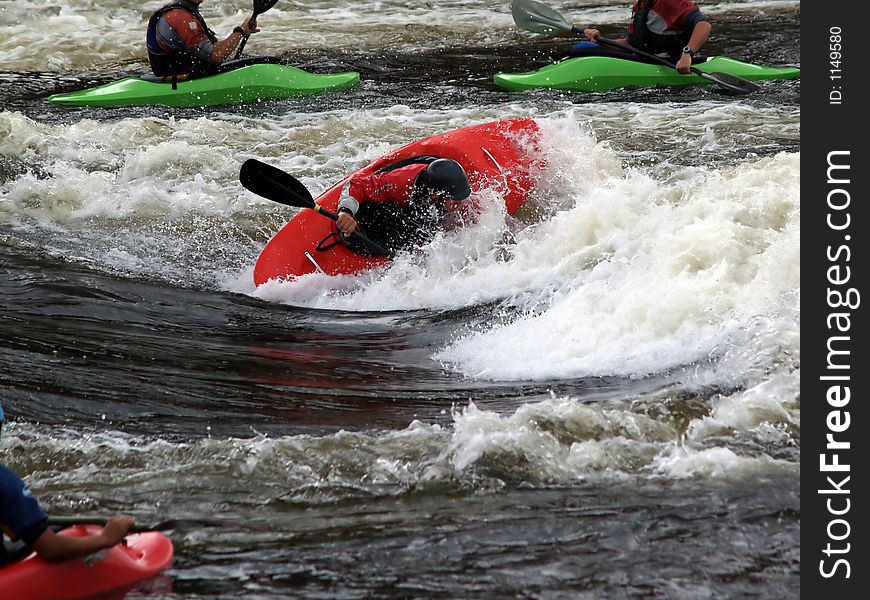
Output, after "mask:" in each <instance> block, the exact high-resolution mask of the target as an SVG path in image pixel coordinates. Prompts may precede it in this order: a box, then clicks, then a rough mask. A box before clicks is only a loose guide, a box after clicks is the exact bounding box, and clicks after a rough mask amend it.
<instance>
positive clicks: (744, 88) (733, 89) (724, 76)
mask: <svg viewBox="0 0 870 600" xmlns="http://www.w3.org/2000/svg"><path fill="white" fill-rule="evenodd" d="M693 70H694V69H693ZM696 73H697V74H698V75H700V76H701V77H703V78H704V79H707V80H709V81H712V82H713V83H715V84H716V85H718V86H720V87H721V88H722V89H723V91H726V92H728V93H731V94H749V93H750V92H754V91H756V90H760V89H761V87H760V86H758V85H756V84H754V83H752V82H751V81H747V80H745V79H742V78H740V77H737V76H736V75H731V74H729V73H718V72H714V73H703V72H701V71H696Z"/></svg>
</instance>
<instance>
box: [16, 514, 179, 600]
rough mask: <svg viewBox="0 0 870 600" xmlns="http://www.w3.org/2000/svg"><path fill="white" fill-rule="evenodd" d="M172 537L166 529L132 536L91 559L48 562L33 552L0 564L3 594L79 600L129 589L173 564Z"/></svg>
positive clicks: (78, 529)
mask: <svg viewBox="0 0 870 600" xmlns="http://www.w3.org/2000/svg"><path fill="white" fill-rule="evenodd" d="M100 531H102V528H101V527H97V526H93V525H76V526H73V527H69V528H67V529H64V530H62V531H60V532H59V535H68V536H75V537H85V536H88V535H96V534H98V533H100ZM172 555H173V548H172V541H171V540H170V539H169V538H168V537H166V536H165V535H163V534H162V533H157V532H149V533H141V534H136V535H131V536H128V537H127V538H126V539H125V541H124V542H122V543H120V544H118V545H116V546H113V547H112V548H110V549H108V550H101V551H100V552H96V553H94V554H92V555H90V556H87V557H85V558H80V559H75V560H67V561H62V562H46V561H44V560H42V559H41V558H39V557H38V556H36V554H35V553H32V554H30V555H29V556H27V557H26V558H24V559H22V560H20V561H17V562H15V563H12V564H10V565H6V566H4V567H2V568H0V591H2V597H3V598H10V599H11V598H15V599H16V600H73V599H77V598H87V597H90V596H93V595H95V594H106V593H110V592H113V591H117V590H128V589H130V588H132V587H134V586H135V585H136V584H137V583H139V582H142V581H144V580H146V579H149V578H151V577H153V576H154V575H156V574H157V573H159V572H160V571H162V570H164V569H166V568H167V567H169V565H170V564H171V563H172Z"/></svg>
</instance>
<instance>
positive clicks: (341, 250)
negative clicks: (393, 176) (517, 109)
mask: <svg viewBox="0 0 870 600" xmlns="http://www.w3.org/2000/svg"><path fill="white" fill-rule="evenodd" d="M539 138H540V131H539V129H538V124H537V123H536V122H535V121H534V120H532V119H508V120H504V121H494V122H491V123H483V124H482V125H473V126H470V127H463V128H462V129H457V130H454V131H448V132H446V133H442V134H439V135H435V136H432V137H429V138H426V139H423V140H419V141H416V142H413V143H411V144H408V145H407V146H403V147H402V148H399V149H398V150H395V151H393V152H391V153H389V154H387V155H385V156H383V157H381V158H379V159H378V160H376V161H374V162H373V163H371V164H369V165H367V166H365V167H363V168H362V169H360V170H359V171H357V173H372V172H374V171H376V170H378V169H380V168H381V167H384V166H386V165H389V164H391V163H393V162H396V161H398V160H402V159H403V158H408V157H410V156H414V155H420V154H428V155H432V156H438V157H441V158H452V159H453V160H456V161H458V162H459V163H460V164H462V166H463V167H465V170H466V172H467V173H468V179H469V182H470V183H471V190H472V193H475V192H479V191H480V190H483V189H486V188H493V189H496V190H497V191H498V192H499V193H500V194H501V195H502V196H503V197H504V201H505V207H506V208H507V212H508V214H513V213H514V212H516V210H517V209H518V208H519V207H520V205H521V204H522V203H523V202H524V201H525V199H526V197H527V195H528V193H529V190H531V188H532V187H533V185H534V183H535V180H536V175H537V172H538V171H539V170H540V169H541V168H543V166H544V161H543V160H542V159H541V153H540V151H539V143H538V142H539ZM349 177H351V175H348V177H345V178H344V179H342V180H341V181H339V182H338V183H336V184H335V185H334V186H332V187H331V188H329V189H328V190H327V191H326V192H324V193H323V194H322V195H321V196H320V197H319V198H317V199H316V200H315V202H317V204H319V205H320V206H322V207H323V208H326V209H328V210H330V211H333V212H334V211H335V210H336V209H337V207H338V200H339V196H340V195H341V188H342V186H343V185H344V183H345V182H346V181H347V179H348V178H349ZM334 231H335V223H334V222H333V221H331V220H330V219H327V218H325V217H324V216H322V215H318V214H317V213H316V212H315V211H313V210H309V209H303V210H302V211H301V212H300V213H299V214H298V215H296V216H295V217H293V218H292V219H291V220H290V222H289V223H287V224H286V225H285V226H284V227H283V228H282V229H281V230H280V231H279V232H278V233H277V234H275V236H274V237H273V238H272V239H271V240H270V241H269V243H268V244H266V247H265V248H264V249H263V251H262V252H261V253H260V256H259V258H258V259H257V263H256V265H255V266H254V283H255V284H256V285H260V284H262V283H265V282H267V281H269V280H271V279H293V278H296V277H300V276H302V275H307V274H309V273H314V272H315V271H318V270H322V271H323V272H324V273H326V274H328V275H348V274H353V273H358V272H360V271H365V270H367V269H372V268H375V267H378V266H381V265H384V264H387V263H388V262H389V261H390V259H389V258H384V257H375V256H365V255H362V254H358V253H356V252H354V251H353V250H351V249H349V248H348V247H347V246H345V245H343V244H339V245H334V246H332V247H331V248H328V249H325V250H318V249H317V246H318V244H319V243H320V242H321V241H322V240H323V239H324V238H325V237H326V236H328V235H330V234H332V233H333V232H334Z"/></svg>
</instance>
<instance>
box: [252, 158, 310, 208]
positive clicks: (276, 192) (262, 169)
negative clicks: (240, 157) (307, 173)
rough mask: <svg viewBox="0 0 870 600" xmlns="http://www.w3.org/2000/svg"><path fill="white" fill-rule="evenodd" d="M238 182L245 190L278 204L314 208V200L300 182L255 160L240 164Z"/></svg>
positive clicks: (284, 172)
mask: <svg viewBox="0 0 870 600" xmlns="http://www.w3.org/2000/svg"><path fill="white" fill-rule="evenodd" d="M239 181H240V182H241V183H242V185H243V186H245V188H246V189H248V190H250V191H252V192H254V193H255V194H257V195H258V196H262V197H263V198H268V199H269V200H271V201H273V202H277V203H278V204H286V205H287V206H298V207H299V208H313V207H314V198H313V197H312V196H311V192H309V191H308V188H306V187H305V185H304V184H303V183H302V182H301V181H299V180H298V179H296V178H295V177H293V176H292V175H291V174H290V173H287V172H286V171H282V170H281V169H279V168H278V167H273V166H272V165H267V164H266V163H264V162H261V161H259V160H257V159H256V158H249V159H248V160H246V161H245V162H244V163H242V168H241V169H240V170H239Z"/></svg>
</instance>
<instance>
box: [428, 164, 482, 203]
mask: <svg viewBox="0 0 870 600" xmlns="http://www.w3.org/2000/svg"><path fill="white" fill-rule="evenodd" d="M425 183H426V187H427V188H429V189H430V190H434V191H436V192H440V193H443V194H447V195H448V196H450V198H452V199H453V200H465V199H466V198H468V197H469V196H470V195H471V186H470V185H469V184H468V176H467V175H466V174H465V169H463V168H462V165H460V164H459V163H458V162H456V161H455V160H451V159H449V158H439V159H437V160H433V161H432V162H431V163H429V166H428V167H426V180H425Z"/></svg>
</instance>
